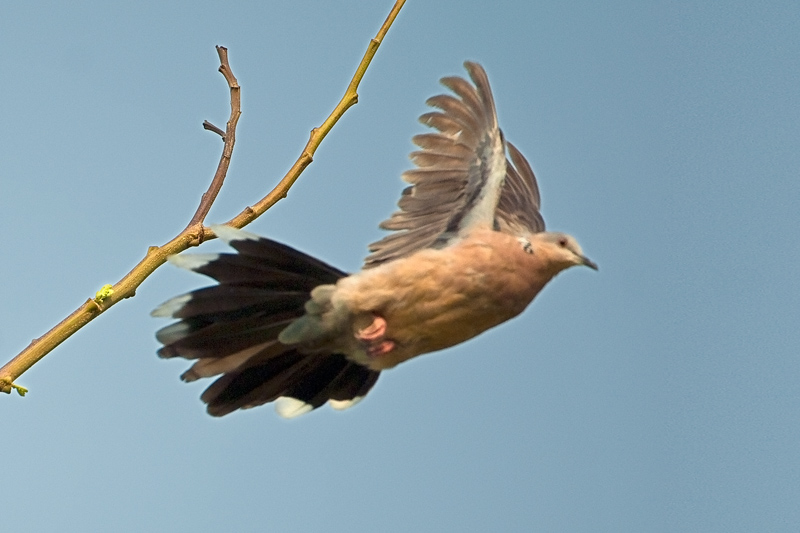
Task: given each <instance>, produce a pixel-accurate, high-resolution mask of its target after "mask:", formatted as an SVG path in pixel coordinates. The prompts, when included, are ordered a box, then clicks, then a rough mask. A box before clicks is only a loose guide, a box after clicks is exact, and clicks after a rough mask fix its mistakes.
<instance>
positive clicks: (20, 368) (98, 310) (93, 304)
mask: <svg viewBox="0 0 800 533" xmlns="http://www.w3.org/2000/svg"><path fill="white" fill-rule="evenodd" d="M404 3H405V0H397V1H396V2H395V4H394V7H393V8H392V10H391V12H390V13H389V16H388V17H387V18H386V21H385V22H384V23H383V25H382V26H381V28H380V30H379V31H378V34H377V35H376V36H375V38H374V39H372V40H371V42H370V44H369V46H368V47H367V51H366V53H365V54H364V57H363V58H362V60H361V63H360V64H359V66H358V69H357V70H356V73H355V75H354V76H353V79H352V81H351V82H350V85H349V86H348V88H347V91H346V92H345V94H344V96H343V97H342V99H341V101H340V102H339V104H338V105H337V106H336V108H335V109H334V110H333V112H332V113H331V115H330V116H329V117H328V118H327V119H326V120H325V121H324V122H323V123H322V125H321V126H320V127H318V128H314V129H313V130H312V131H311V137H310V138H309V140H308V143H307V144H306V146H305V148H304V149H303V151H302V153H301V155H300V157H299V158H298V160H297V161H296V162H295V164H294V165H293V166H292V168H291V169H290V170H289V172H288V173H287V174H286V176H284V177H283V179H282V180H281V181H280V182H279V183H278V185H277V186H276V187H275V188H274V189H273V190H272V191H271V192H270V193H269V194H267V195H266V196H265V197H264V198H262V199H261V200H260V201H258V202H257V203H256V204H255V205H253V206H252V207H246V208H245V209H244V210H243V211H242V212H241V213H239V214H238V215H237V216H235V217H234V218H233V219H231V220H230V221H229V222H228V224H229V225H231V226H234V227H237V228H241V227H244V226H245V225H247V224H249V223H250V222H252V221H253V220H255V219H256V218H258V217H259V216H260V215H261V214H263V213H264V212H265V211H266V210H267V209H269V208H270V207H271V206H272V205H274V204H275V203H276V202H277V201H278V200H280V199H281V198H285V197H286V194H287V192H288V191H289V189H290V188H291V186H292V185H293V184H294V182H295V181H297V178H298V177H299V176H300V174H301V173H302V172H303V170H304V169H305V168H306V167H307V166H308V165H309V164H310V163H311V161H312V158H313V155H314V153H315V152H316V150H317V147H319V145H320V143H321V142H322V140H323V139H324V138H325V136H326V135H327V134H328V132H329V131H330V130H331V128H333V126H334V125H335V124H336V122H338V120H339V119H340V118H341V117H342V115H343V114H344V113H345V111H347V109H349V108H350V107H351V106H353V105H354V104H355V103H356V102H357V101H358V94H357V92H356V90H357V89H358V85H359V83H360V82H361V79H362V78H363V77H364V73H365V72H366V70H367V67H368V66H369V64H370V62H371V61H372V58H373V57H374V56H375V52H377V50H378V47H379V46H380V44H381V42H382V41H383V38H384V36H385V35H386V32H387V31H388V30H389V28H390V27H391V25H392V23H393V22H394V20H395V18H397V14H398V13H399V12H400V9H401V8H402V7H403V4H404ZM217 52H218V54H219V56H220V64H221V65H220V72H222V74H223V76H225V79H226V80H227V81H228V85H229V87H230V89H231V118H230V120H228V124H227V126H226V130H225V132H222V130H220V129H219V128H216V126H213V125H211V124H208V126H207V125H205V124H204V127H205V128H206V129H209V130H211V131H214V132H216V133H218V134H221V135H222V137H223V139H224V141H225V145H224V147H223V152H222V156H221V157H220V162H219V165H218V167H217V172H216V173H215V175H214V179H213V180H212V182H211V186H210V187H209V188H208V190H207V191H206V193H205V194H204V195H203V198H202V200H201V202H200V206H199V207H198V209H197V211H196V212H195V214H194V216H193V217H192V220H191V222H190V223H189V225H188V226H187V227H186V228H185V229H184V230H183V231H182V232H180V233H179V234H178V235H177V236H176V237H175V238H174V239H172V240H171V241H169V242H168V243H166V244H164V245H163V246H160V247H158V246H151V247H150V248H149V249H148V251H147V254H146V255H145V257H144V258H143V259H142V260H141V261H140V262H139V264H137V265H136V266H135V267H134V268H133V269H132V270H131V271H130V272H128V274H126V275H125V277H123V278H122V279H121V280H120V281H119V282H117V283H116V284H114V285H113V286H108V285H106V286H104V287H103V288H102V289H101V290H100V291H98V293H97V294H96V295H95V297H94V298H90V299H88V300H87V301H86V302H85V303H84V304H83V305H81V306H80V307H79V308H78V309H76V310H75V311H73V312H72V314H70V315H69V316H68V317H67V318H65V319H64V320H62V321H61V322H59V323H58V324H57V325H56V326H55V327H53V328H52V329H51V330H50V331H48V332H47V333H45V334H44V335H42V336H41V337H39V338H38V339H34V340H33V341H32V342H31V343H30V345H28V347H27V348H25V349H24V350H22V351H21V352H20V353H19V354H18V355H17V356H16V357H14V358H13V359H12V360H11V361H9V362H8V363H6V365H5V366H3V367H2V368H0V391H2V392H5V393H10V392H11V391H12V390H17V391H18V392H19V393H20V395H23V394H24V393H25V392H27V390H26V389H25V388H24V387H21V386H19V385H17V384H15V383H14V381H15V380H16V379H18V378H19V377H20V376H21V375H22V374H23V373H24V372H26V371H27V370H28V369H29V368H31V367H32V366H33V365H34V364H36V363H37V362H38V361H40V360H41V359H42V358H43V357H44V356H45V355H47V354H48V353H50V352H51V351H52V350H53V349H54V348H55V347H56V346H58V345H59V344H61V343H62V342H64V341H65V340H66V339H68V338H69V337H70V336H71V335H72V334H73V333H75V332H76V331H78V330H79V329H81V328H82V327H84V326H85V325H86V324H88V323H89V322H91V321H92V320H94V318H96V317H97V316H99V315H100V314H102V313H103V312H105V311H106V310H107V309H108V308H110V307H112V306H113V305H114V304H116V303H117V302H119V301H121V300H123V299H125V298H130V297H132V296H134V294H135V292H136V289H137V288H138V287H139V285H141V284H142V282H143V281H144V280H145V279H146V278H147V277H148V276H149V275H150V274H152V273H153V272H154V271H155V270H156V269H157V268H158V267H160V266H161V265H162V264H164V263H165V262H166V260H167V257H169V256H170V255H173V254H177V253H180V252H182V251H184V250H186V249H188V248H191V247H192V246H197V245H198V244H200V243H201V242H203V241H204V240H208V239H211V238H214V237H215V235H214V233H213V231H211V230H210V229H209V228H207V227H204V226H203V220H204V219H205V216H206V214H207V213H208V209H210V207H211V204H212V203H213V202H214V199H215V198H216V195H217V193H218V192H219V189H220V187H221V186H222V183H223V181H224V179H225V174H226V173H227V169H228V166H229V165H230V158H231V155H232V151H233V145H234V142H235V128H236V123H237V122H238V120H239V116H240V114H241V112H240V110H239V105H240V100H239V98H240V94H239V92H240V90H239V85H238V82H237V81H236V78H235V77H234V76H233V72H232V71H231V69H230V65H229V64H228V58H227V50H226V49H225V48H223V47H217ZM209 126H211V127H209Z"/></svg>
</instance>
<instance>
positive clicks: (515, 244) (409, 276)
mask: <svg viewBox="0 0 800 533" xmlns="http://www.w3.org/2000/svg"><path fill="white" fill-rule="evenodd" d="M464 67H465V69H466V71H467V73H468V75H469V78H470V80H471V82H470V81H468V80H466V79H464V78H462V77H458V76H449V77H444V78H442V79H441V83H442V85H444V86H445V87H446V88H448V89H449V90H450V92H449V93H447V94H441V95H438V96H434V97H432V98H430V99H428V100H427V104H428V105H429V106H431V107H432V108H433V111H430V112H428V113H425V114H423V115H422V116H421V117H420V122H422V123H423V124H424V125H426V126H428V127H430V128H431V129H432V130H434V131H428V132H427V133H422V134H418V135H415V136H414V137H413V138H412V141H413V143H414V144H415V145H416V146H418V147H419V150H417V151H414V152H412V153H411V154H410V158H411V160H412V162H413V163H414V168H413V169H411V170H407V171H406V172H404V173H403V174H402V178H403V180H404V181H406V182H408V183H409V185H408V186H407V187H406V188H405V189H404V190H403V192H402V195H401V197H400V200H399V202H398V207H399V209H398V210H397V211H396V212H394V213H393V214H392V215H391V216H390V218H388V219H387V220H385V221H383V222H382V223H381V224H380V227H381V228H382V229H385V230H389V231H391V232H393V233H390V234H388V235H386V236H385V237H383V238H382V239H380V240H378V241H377V242H374V243H372V244H371V245H370V246H369V251H370V253H369V255H367V257H366V259H365V260H364V263H363V266H362V268H361V270H360V271H358V272H355V273H353V274H348V273H346V272H343V271H341V270H339V269H337V268H335V267H333V266H330V265H328V264H327V263H325V262H323V261H321V260H319V259H316V258H314V257H312V256H310V255H307V254H305V253H303V252H300V251H298V250H296V249H294V248H292V247H289V246H287V245H285V244H281V243H278V242H276V241H273V240H271V239H268V238H265V237H260V236H258V235H255V234H252V233H249V232H247V231H244V230H241V229H235V228H232V227H230V226H224V225H217V226H211V228H212V230H213V231H214V232H215V233H216V235H217V236H218V237H219V238H221V239H222V240H224V241H225V242H226V243H227V244H228V245H229V246H231V247H232V248H233V249H234V250H235V252H236V253H219V254H203V253H199V254H178V255H173V256H171V257H169V258H168V261H169V262H171V263H173V264H175V265H177V266H179V267H182V268H186V269H189V270H192V271H195V272H198V273H200V274H204V275H206V276H209V277H211V278H212V279H214V280H216V281H217V284H216V285H212V286H209V287H205V288H201V289H198V290H195V291H193V292H189V293H188V294H184V295H181V296H177V297H175V298H172V299H170V300H168V301H166V302H165V303H163V304H161V305H160V306H159V307H157V308H156V309H155V310H154V311H153V312H152V315H153V316H157V317H169V318H174V319H177V320H178V321H177V322H173V323H172V324H170V325H167V326H166V327H163V328H161V329H160V330H158V331H157V333H156V338H157V340H158V341H159V342H160V343H161V344H163V346H162V347H161V348H160V349H159V350H158V355H159V356H160V357H162V358H173V357H182V358H185V359H188V360H192V361H194V363H193V364H192V366H191V367H190V368H189V369H188V370H187V371H186V372H184V373H183V374H182V376H181V378H182V379H183V381H186V382H191V381H195V380H197V379H200V378H211V377H215V376H217V377H216V380H215V381H214V382H213V383H212V384H211V385H210V386H208V388H207V389H206V390H205V391H204V392H203V393H202V395H201V397H200V398H201V400H202V401H203V402H205V404H206V406H207V411H208V413H209V414H210V415H212V416H223V415H226V414H229V413H232V412H234V411H236V410H239V409H247V408H252V407H256V406H259V405H263V404H267V403H272V402H274V404H275V410H276V411H277V413H278V414H279V415H280V416H282V417H284V418H294V417H296V416H299V415H302V414H304V413H308V412H309V411H312V410H314V409H316V408H318V407H320V406H322V405H324V404H326V403H328V404H330V405H331V407H333V408H334V409H336V410H342V409H346V408H349V407H351V406H353V405H355V404H356V403H358V402H359V401H361V400H362V399H363V398H364V397H365V396H366V394H367V393H368V392H369V391H370V390H371V389H372V388H373V386H374V385H375V383H376V381H377V380H378V377H379V376H380V374H381V373H382V372H384V371H386V370H388V369H390V368H392V367H394V366H396V365H398V364H400V363H402V362H405V361H408V360H410V359H413V358H416V357H418V356H420V355H423V354H427V353H431V352H436V351H439V350H443V349H445V348H448V347H451V346H455V345H457V344H460V343H462V342H464V341H467V340H469V339H471V338H473V337H475V336H476V335H479V334H481V333H483V332H484V331H486V330H488V329H490V328H492V327H494V326H497V325H499V324H501V323H503V322H505V321H507V320H509V319H511V318H514V317H516V316H517V315H519V314H520V313H521V312H522V311H523V310H524V309H525V308H526V307H527V306H528V304H529V303H530V302H531V301H532V300H533V299H534V297H535V296H536V295H537V294H538V293H539V291H541V290H542V288H543V287H544V286H545V285H546V284H547V283H548V282H549V281H550V280H551V279H553V278H554V277H555V276H556V275H557V274H558V273H559V272H561V271H563V270H565V269H567V268H569V267H572V266H578V265H582V266H587V267H589V268H592V269H594V270H597V268H598V267H597V265H596V264H595V263H594V262H592V261H591V260H589V259H588V258H587V257H586V256H585V255H584V253H583V251H582V250H581V247H580V245H579V244H578V242H577V241H576V240H575V238H573V237H572V236H570V235H568V234H565V233H558V232H548V231H545V223H544V219H543V218H542V215H541V213H540V203H541V202H540V197H539V188H538V185H537V182H536V177H535V175H534V173H533V170H532V168H531V166H530V164H529V163H528V161H527V160H526V159H525V157H524V156H523V155H522V154H521V153H520V151H519V150H518V149H517V148H516V147H515V146H514V145H513V144H511V143H510V142H508V141H506V140H505V138H504V136H503V133H502V131H501V130H500V127H499V125H498V119H497V112H496V109H495V103H494V97H493V96H492V91H491V88H490V86H489V79H488V77H487V74H486V71H485V70H484V69H483V67H482V66H481V65H479V64H478V63H474V62H469V61H467V62H465V63H464Z"/></svg>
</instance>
